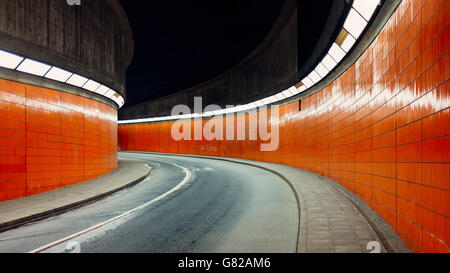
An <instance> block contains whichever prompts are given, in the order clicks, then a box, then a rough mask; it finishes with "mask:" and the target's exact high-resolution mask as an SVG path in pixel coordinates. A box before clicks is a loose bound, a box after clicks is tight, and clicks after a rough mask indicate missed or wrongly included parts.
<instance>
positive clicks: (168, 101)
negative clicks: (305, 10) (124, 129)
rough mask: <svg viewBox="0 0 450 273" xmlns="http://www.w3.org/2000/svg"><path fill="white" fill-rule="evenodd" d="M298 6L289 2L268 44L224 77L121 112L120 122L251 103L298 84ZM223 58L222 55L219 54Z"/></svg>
mask: <svg viewBox="0 0 450 273" xmlns="http://www.w3.org/2000/svg"><path fill="white" fill-rule="evenodd" d="M296 9H297V3H296V1H295V0H288V1H287V2H286V5H285V6H284V8H283V9H282V12H281V14H280V17H279V19H278V20H277V22H276V23H275V25H274V27H273V28H272V30H271V31H270V33H269V34H268V35H267V37H266V38H265V40H264V41H263V42H262V43H261V44H260V45H259V46H258V48H256V49H255V50H254V51H253V52H252V53H251V54H250V55H249V56H248V57H247V58H245V59H244V60H243V61H242V62H240V63H239V64H238V65H236V66H235V67H234V68H232V69H231V70H230V71H228V72H226V73H224V74H222V75H221V76H219V77H217V78H215V79H212V80H210V81H208V82H205V83H203V84H200V85H197V86H194V87H192V88H190V89H187V90H184V91H181V92H178V93H175V94H173V95H170V96H167V97H164V98H160V99H156V100H152V101H149V102H146V103H142V104H138V105H135V106H131V107H126V108H123V109H121V111H120V112H119V117H120V119H129V118H141V117H149V116H165V115H170V113H171V110H172V107H174V106H175V105H177V104H185V105H188V106H190V107H191V108H192V109H193V101H194V99H193V98H194V97H195V96H201V97H203V104H204V106H206V105H209V104H218V105H220V106H222V107H224V106H226V105H227V104H230V105H234V104H236V103H241V104H244V103H249V102H253V101H256V100H258V99H260V98H263V97H266V96H267V95H268V94H275V93H277V92H279V91H280V90H281V89H283V88H288V87H289V86H292V84H295V83H296V82H297V70H298V64H297V59H298V58H297V52H298V41H297V10H296ZM219 54H220V53H219Z"/></svg>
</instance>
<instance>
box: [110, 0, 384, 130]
mask: <svg viewBox="0 0 450 273" xmlns="http://www.w3.org/2000/svg"><path fill="white" fill-rule="evenodd" d="M379 3H380V2H379V1H376V0H354V1H353V6H352V8H351V10H350V12H349V14H348V15H347V18H346V20H345V23H344V27H343V29H344V30H345V31H346V32H348V34H349V35H347V36H346V37H345V38H344V39H343V41H340V42H339V44H338V43H337V41H336V42H334V43H333V44H332V46H331V47H330V49H329V51H328V53H327V54H326V55H325V57H324V58H323V59H322V61H321V62H319V64H318V65H317V66H316V67H315V68H314V69H312V70H311V72H310V74H309V75H308V76H306V77H305V78H303V79H302V80H301V81H300V83H302V84H301V85H300V86H299V85H297V86H298V87H296V86H292V87H291V88H289V89H288V90H285V91H282V92H280V93H278V94H276V95H274V96H270V97H267V98H263V99H260V100H258V101H256V102H253V103H249V104H247V105H246V107H244V108H243V107H242V106H237V107H233V108H228V109H226V110H222V111H215V113H217V114H218V115H219V114H222V113H238V112H241V111H245V110H251V109H256V108H258V107H263V106H266V105H269V104H271V103H275V102H278V101H280V100H283V99H281V98H282V97H284V99H288V98H291V97H293V96H295V95H297V94H300V93H302V92H305V91H306V90H308V89H309V88H311V87H313V86H314V85H315V84H317V83H318V82H320V81H321V80H322V79H323V78H325V77H326V76H327V75H328V74H329V73H330V72H331V71H332V70H333V69H334V68H335V67H336V66H337V65H338V64H339V63H340V62H341V61H342V60H343V59H344V58H345V56H346V55H347V53H348V52H350V50H351V49H352V48H353V46H354V45H355V43H356V41H357V40H358V38H359V36H360V35H361V33H362V32H363V31H364V30H365V29H366V28H367V22H368V21H370V19H371V18H372V16H373V14H374V12H375V10H376V8H377V6H378V4H379ZM355 24H356V25H355ZM250 106H251V107H250ZM249 107H250V108H249ZM195 115H196V117H211V116H212V115H214V113H211V112H208V113H202V114H195ZM175 117H176V118H175ZM192 117H193V116H192V115H184V116H166V117H159V118H144V119H132V120H120V121H119V122H118V123H119V124H132V123H145V122H152V121H161V120H175V119H184V118H187V119H189V118H192Z"/></svg>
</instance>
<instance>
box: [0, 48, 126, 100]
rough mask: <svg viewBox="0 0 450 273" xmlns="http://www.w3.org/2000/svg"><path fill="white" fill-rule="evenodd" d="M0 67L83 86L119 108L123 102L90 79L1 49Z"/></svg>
mask: <svg viewBox="0 0 450 273" xmlns="http://www.w3.org/2000/svg"><path fill="white" fill-rule="evenodd" d="M0 67H2V68H6V69H11V70H16V71H19V72H23V73H27V74H31V75H35V76H38V77H44V78H46V79H50V80H54V81H58V82H62V83H66V84H70V85H73V86H76V87H79V88H83V89H85V90H87V91H90V92H93V93H97V94H99V95H102V96H105V97H107V98H109V99H111V100H113V101H114V102H115V103H116V104H117V105H118V106H119V108H121V107H122V106H123V105H124V104H125V99H124V98H123V97H122V95H120V94H119V93H118V92H116V91H114V90H112V89H110V88H109V87H107V86H105V85H102V84H100V83H98V82H96V81H94V80H92V79H89V78H86V77H83V76H81V75H78V74H75V73H72V72H70V71H67V70H64V69H62V68H59V67H56V66H52V65H49V64H46V63H43V62H40V61H36V60H33V59H29V58H25V57H22V56H19V55H16V54H14V53H11V52H8V51H5V50H1V49H0ZM110 91H111V92H110ZM106 94H108V95H106ZM116 94H117V95H116Z"/></svg>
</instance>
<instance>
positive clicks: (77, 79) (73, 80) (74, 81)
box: [66, 74, 88, 87]
mask: <svg viewBox="0 0 450 273" xmlns="http://www.w3.org/2000/svg"><path fill="white" fill-rule="evenodd" d="M87 81H88V79H87V78H85V77H83V76H80V75H77V74H73V75H72V76H71V77H70V78H69V79H68V80H67V81H66V83H68V84H71V85H74V86H77V87H82V86H83V85H84V84H85V83H86V82H87Z"/></svg>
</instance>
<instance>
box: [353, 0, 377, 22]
mask: <svg viewBox="0 0 450 273" xmlns="http://www.w3.org/2000/svg"><path fill="white" fill-rule="evenodd" d="M379 4H380V1H379V0H354V1H353V8H354V9H355V10H357V11H358V12H359V14H361V15H362V16H363V17H364V19H365V20H366V21H369V20H370V18H372V15H373V13H374V12H375V9H376V8H377V6H378V5H379Z"/></svg>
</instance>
